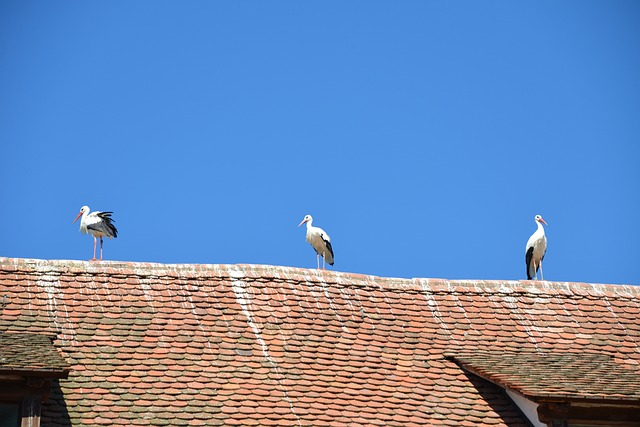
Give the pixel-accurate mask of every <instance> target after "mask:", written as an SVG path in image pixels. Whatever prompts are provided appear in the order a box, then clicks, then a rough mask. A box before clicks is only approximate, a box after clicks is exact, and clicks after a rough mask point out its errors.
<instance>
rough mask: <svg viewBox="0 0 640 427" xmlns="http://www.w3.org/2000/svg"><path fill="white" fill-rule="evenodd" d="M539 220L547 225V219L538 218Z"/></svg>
mask: <svg viewBox="0 0 640 427" xmlns="http://www.w3.org/2000/svg"><path fill="white" fill-rule="evenodd" d="M540 222H541V223H543V224H544V225H549V224H547V221H545V220H544V219H542V218H540Z"/></svg>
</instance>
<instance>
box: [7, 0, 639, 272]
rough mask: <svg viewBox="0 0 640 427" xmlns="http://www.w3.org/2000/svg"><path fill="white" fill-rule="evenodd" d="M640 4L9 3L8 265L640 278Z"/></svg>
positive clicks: (612, 1) (611, 1)
mask: <svg viewBox="0 0 640 427" xmlns="http://www.w3.org/2000/svg"><path fill="white" fill-rule="evenodd" d="M638 22H640V3H638V2H636V1H618V0H606V1H604V0H603V1H588V0H587V1H583V0H581V1H563V2H558V1H535V2H533V1H530V2H508V1H483V2H471V1H422V0H421V1H403V2H395V1H384V2H383V1H368V0H367V1H349V2H342V1H340V2H335V1H329V2H297V1H296V2H293V1H279V2H212V1H189V2H178V1H133V2H131V1H110V2H84V1H59V2H47V1H32V2H23V1H7V0H4V1H1V2H0V64H1V66H0V94H1V96H0V141H1V143H2V149H1V153H2V157H1V158H2V168H0V182H2V204H1V205H0V256H9V257H26V258H45V259H88V258H90V257H91V256H92V245H93V243H92V238H91V237H90V236H86V235H82V234H81V233H79V231H78V223H76V224H73V223H72V221H73V219H74V218H75V215H76V214H77V213H78V211H79V209H80V207H81V206H82V205H84V204H87V205H89V206H90V207H91V209H92V210H102V211H105V210H110V211H114V215H113V216H114V218H115V220H116V225H117V227H118V230H119V233H120V235H119V237H118V238H117V239H115V240H110V241H109V240H107V241H106V242H105V249H104V251H105V252H104V254H105V259H108V260H122V261H142V262H162V263H252V264H274V265H285V266H296V267H308V268H314V267H315V264H316V260H315V253H314V252H313V249H312V248H311V247H310V246H309V245H308V244H307V243H306V242H305V238H304V233H305V232H304V227H301V228H296V226H297V225H298V223H299V222H300V221H301V220H302V218H303V217H304V215H305V214H308V213H309V214H312V215H313V216H314V225H317V226H320V227H322V228H324V229H325V230H326V231H327V232H328V233H329V235H330V236H331V238H332V243H333V247H334V251H335V256H336V262H335V266H334V267H333V269H334V270H339V271H346V272H355V273H363V274H373V275H381V276H395V277H441V278H449V279H525V278H526V275H525V266H524V247H525V243H526V241H527V239H528V237H529V236H530V235H531V234H532V233H533V232H534V230H535V224H534V221H533V217H534V216H535V215H536V214H541V215H542V216H543V217H544V218H545V219H546V220H547V222H548V223H549V226H548V227H547V237H548V240H549V247H548V251H547V256H546V258H545V262H544V273H545V278H546V279H548V280H555V281H585V282H597V283H630V284H640V268H638V266H639V265H640V261H639V260H640V245H638V243H637V240H638V237H639V236H640V226H639V225H638V218H639V213H640V206H639V202H640V168H639V166H638V161H639V160H640V26H639V25H638Z"/></svg>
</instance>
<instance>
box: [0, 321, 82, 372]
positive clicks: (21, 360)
mask: <svg viewBox="0 0 640 427" xmlns="http://www.w3.org/2000/svg"><path fill="white" fill-rule="evenodd" d="M68 372H69V364H68V363H67V362H66V361H65V360H64V358H63V357H62V355H61V354H60V352H59V350H58V349H56V348H55V347H54V346H53V343H52V338H51V337H47V336H44V335H38V334H32V333H25V332H21V333H13V334H10V333H4V332H0V374H16V373H17V374H25V375H28V376H40V377H55V378H66V376H67V374H68Z"/></svg>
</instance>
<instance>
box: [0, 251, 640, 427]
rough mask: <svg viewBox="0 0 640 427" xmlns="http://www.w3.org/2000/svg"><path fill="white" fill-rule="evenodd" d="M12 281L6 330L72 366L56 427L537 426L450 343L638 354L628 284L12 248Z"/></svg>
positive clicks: (5, 267) (8, 278)
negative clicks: (52, 257)
mask: <svg viewBox="0 0 640 427" xmlns="http://www.w3.org/2000/svg"><path fill="white" fill-rule="evenodd" d="M0 294H3V295H4V294H6V295H7V305H6V307H5V310H4V312H3V314H2V316H1V317H0V331H3V332H11V333H24V332H37V333H42V334H47V333H50V334H54V335H55V336H56V337H57V339H56V340H55V345H56V346H57V347H58V348H59V349H60V350H62V351H63V352H64V354H65V355H66V356H67V357H68V358H69V362H70V363H71V369H72V370H71V373H70V375H69V379H67V380H62V381H60V385H59V391H56V390H54V391H53V392H52V397H51V398H50V399H49V400H48V401H47V402H46V403H45V404H44V407H43V418H42V420H43V421H42V422H43V425H48V426H56V425H65V426H68V425H69V421H71V424H72V425H113V426H118V425H121V426H128V425H156V426H157V425H278V426H282V425H354V424H355V425H372V426H373V425H388V426H399V425H477V426H507V425H510V426H524V425H526V423H525V421H524V420H523V418H522V416H521V414H520V412H519V411H518V410H516V408H515V407H514V405H513V404H512V402H511V401H510V400H509V399H508V398H507V396H506V394H505V393H504V391H503V390H502V389H501V388H498V387H496V386H494V385H493V384H491V383H489V382H487V381H485V380H483V379H480V378H479V377H477V376H475V375H473V374H471V373H468V372H466V371H465V370H464V369H462V368H461V367H460V366H458V364H456V363H454V362H453V361H450V360H446V359H445V358H444V355H445V354H458V355H466V354H474V353H476V352H478V351H482V352H485V353H487V354H490V355H501V354H505V353H507V352H518V351H527V352H529V353H533V354H537V353H544V354H547V353H551V352H553V351H557V352H574V353H583V352H591V353H598V354H601V355H605V356H607V357H609V359H608V362H607V363H609V364H612V367H613V365H614V366H615V367H616V369H625V368H620V366H627V367H629V366H631V367H632V368H634V369H635V368H637V366H638V363H640V350H639V348H640V344H639V343H640V327H639V325H638V321H637V319H638V313H639V311H640V292H639V290H638V289H637V288H634V287H631V286H608V285H590V284H582V283H550V282H517V281H495V282H493V281H448V280H441V279H413V280H403V279H388V278H379V277H372V276H366V275H361V274H345V273H336V272H328V271H315V270H304V269H296V268H288V267H269V266H253V265H229V266H221V265H159V264H146V263H110V262H104V263H95V264H92V263H86V262H73V261H40V260H16V259H7V258H4V259H0ZM496 375H497V373H496ZM496 378H497V376H496ZM514 378H515V377H514ZM514 378H511V377H509V378H507V379H508V380H510V381H511V382H510V383H509V384H510V385H512V383H513V384H516V380H518V381H521V382H523V383H524V381H523V380H519V379H518V378H515V379H514ZM625 378H626V377H625ZM490 379H493V380H495V381H497V380H496V379H495V378H493V377H492V378H490ZM623 380H624V378H623ZM627 380H628V381H631V380H630V379H628V378H627ZM517 384H520V383H517ZM612 384H613V383H612ZM615 384H617V383H615ZM635 385H636V386H637V380H636V382H635ZM512 386H513V387H515V386H516V385H512ZM620 387H622V386H620ZM79 390H81V392H79ZM593 391H595V390H593ZM63 396H64V397H63ZM611 396H613V394H612V395H611ZM611 396H610V397H611Z"/></svg>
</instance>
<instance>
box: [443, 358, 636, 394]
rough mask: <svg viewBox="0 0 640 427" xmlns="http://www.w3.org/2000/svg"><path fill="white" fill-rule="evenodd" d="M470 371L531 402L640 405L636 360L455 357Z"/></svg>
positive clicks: (455, 359)
mask: <svg viewBox="0 0 640 427" xmlns="http://www.w3.org/2000/svg"><path fill="white" fill-rule="evenodd" d="M451 359H452V360H454V361H456V362H457V363H458V364H459V365H461V366H462V367H464V368H465V369H467V370H468V371H470V372H472V373H474V374H476V375H478V376H480V377H482V378H485V379H487V380H489V381H491V382H493V383H495V384H498V385H500V386H502V387H505V388H507V389H510V390H513V391H516V392H518V393H520V394H522V395H523V396H526V397H527V398H529V399H531V400H534V401H535V400H538V401H539V400H544V399H553V400H557V399H558V398H567V399H571V400H591V401H600V400H607V401H611V400H615V401H634V402H640V387H639V384H638V381H639V380H638V378H640V367H639V366H638V364H637V361H627V360H620V361H617V362H616V361H615V360H614V358H612V357H611V356H609V355H606V354H597V353H544V352H543V353H540V352H535V353H532V352H518V353H495V354H492V353H482V352H478V353H473V354H457V355H453V356H452V357H451Z"/></svg>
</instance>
